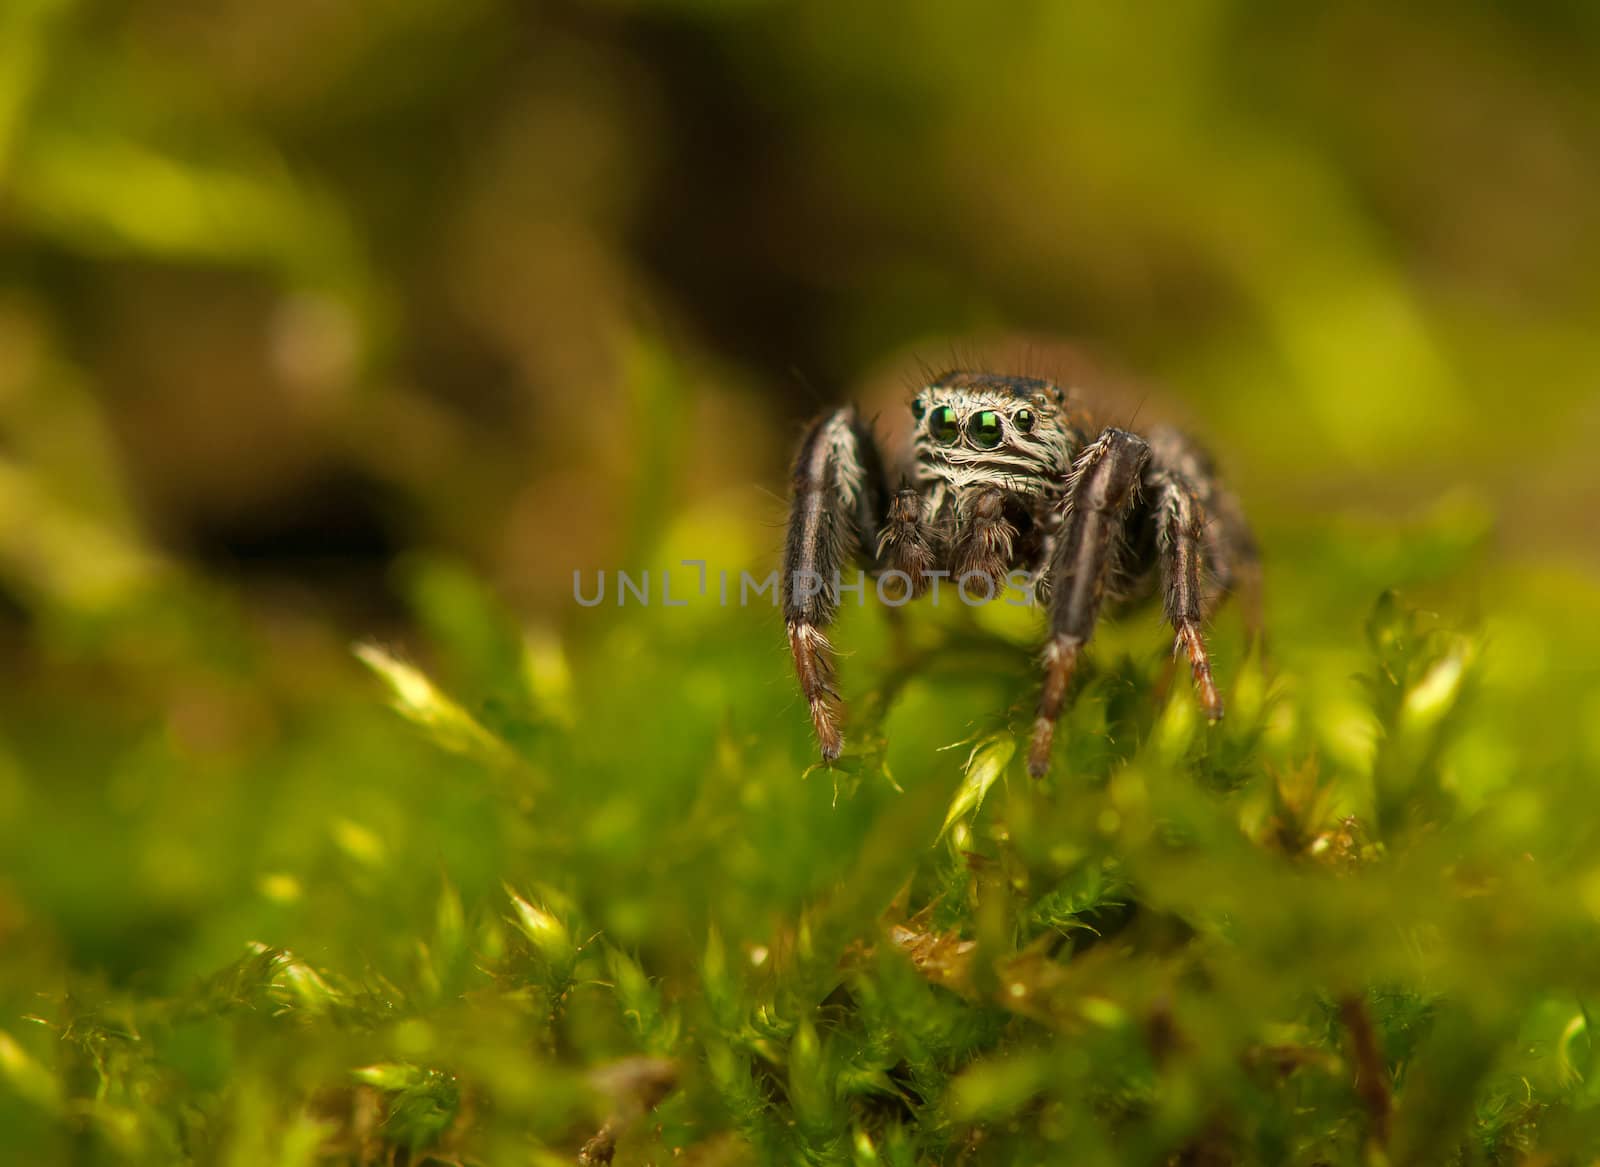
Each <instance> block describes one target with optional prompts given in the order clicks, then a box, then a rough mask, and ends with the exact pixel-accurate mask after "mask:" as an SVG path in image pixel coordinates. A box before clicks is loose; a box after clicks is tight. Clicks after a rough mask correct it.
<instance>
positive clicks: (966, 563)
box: [953, 490, 1017, 596]
mask: <svg viewBox="0 0 1600 1167" xmlns="http://www.w3.org/2000/svg"><path fill="white" fill-rule="evenodd" d="M1016 542H1017V528H1016V525H1015V524H1014V523H1012V522H1011V520H1010V519H1009V518H1007V517H1006V514H1005V495H1004V494H1002V493H1001V492H1000V491H998V490H990V491H985V492H984V493H983V494H980V495H979V496H978V497H977V498H976V499H975V500H973V501H972V502H970V503H969V504H968V509H967V514H966V516H965V517H964V520H963V522H962V526H961V537H960V539H959V540H958V541H957V542H956V550H955V567H954V571H953V574H954V575H955V578H956V581H957V582H958V583H959V582H960V581H961V580H964V579H966V578H967V577H968V576H974V575H975V576H979V577H980V578H986V579H988V580H989V581H990V585H991V589H990V595H991V596H993V595H998V594H999V593H1000V591H1001V590H1002V589H1003V588H1004V587H1005V583H1006V572H1008V571H1009V570H1010V569H1011V564H1012V557H1013V551H1014V548H1015V547H1016Z"/></svg>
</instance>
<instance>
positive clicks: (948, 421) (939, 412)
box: [928, 405, 961, 446]
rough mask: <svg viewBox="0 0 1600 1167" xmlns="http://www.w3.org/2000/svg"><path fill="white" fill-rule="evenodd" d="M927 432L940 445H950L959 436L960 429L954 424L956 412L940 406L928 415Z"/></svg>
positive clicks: (946, 406) (945, 406)
mask: <svg viewBox="0 0 1600 1167" xmlns="http://www.w3.org/2000/svg"><path fill="white" fill-rule="evenodd" d="M928 432H929V433H930V434H932V435H933V436H934V439H935V440H936V441H938V442H939V443H940V444H941V445H946V446H948V445H950V444H951V443H952V442H954V441H955V440H956V439H957V438H958V437H960V436H961V427H960V426H959V425H957V424H956V411H955V410H953V409H951V408H950V407H949V406H948V405H941V406H940V407H939V408H938V409H936V410H934V411H933V412H932V413H930V414H929V415H928Z"/></svg>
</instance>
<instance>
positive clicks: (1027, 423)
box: [1011, 409, 1033, 433]
mask: <svg viewBox="0 0 1600 1167" xmlns="http://www.w3.org/2000/svg"><path fill="white" fill-rule="evenodd" d="M1011 424H1012V425H1014V426H1016V427H1017V428H1018V429H1019V430H1021V431H1022V432H1023V433H1027V432H1028V431H1029V430H1031V429H1032V428H1033V410H1031V409H1019V410H1017V412H1015V413H1013V414H1012V415H1011Z"/></svg>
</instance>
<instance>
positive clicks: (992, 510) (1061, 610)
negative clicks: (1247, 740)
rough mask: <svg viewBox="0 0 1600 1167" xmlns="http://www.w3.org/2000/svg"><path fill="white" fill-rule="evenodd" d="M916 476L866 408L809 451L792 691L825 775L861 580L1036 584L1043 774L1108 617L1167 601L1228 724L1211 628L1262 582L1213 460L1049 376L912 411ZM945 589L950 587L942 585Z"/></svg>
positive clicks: (805, 443) (1200, 682)
mask: <svg viewBox="0 0 1600 1167" xmlns="http://www.w3.org/2000/svg"><path fill="white" fill-rule="evenodd" d="M910 414H911V422H912V430H913V434H912V441H911V450H912V464H911V470H910V477H909V478H908V479H907V480H905V481H898V482H897V481H891V478H890V475H889V474H888V472H887V471H886V469H885V467H886V463H887V459H886V458H885V456H884V453H883V448H882V447H881V446H880V443H879V440H878V438H877V436H876V435H875V434H874V433H873V432H872V430H871V428H870V427H869V426H868V425H867V424H866V423H865V422H863V421H862V419H861V417H860V416H859V414H858V413H857V411H856V410H855V408H854V407H853V406H848V407H846V408H843V409H840V410H836V411H835V412H833V413H831V414H828V415H827V416H825V417H823V418H821V419H820V420H818V421H817V422H816V423H814V424H813V425H812V426H811V428H810V429H809V430H808V431H807V432H806V435H805V437H804V438H803V439H802V440H801V442H800V445H799V448H798V450H797V451H796V453H795V459H794V467H793V478H792V484H791V496H790V497H791V501H790V511H789V523H788V534H787V538H786V540H785V545H784V559H783V579H782V590H783V607H784V621H785V624H786V626H787V630H788V637H789V647H790V651H791V653H792V655H793V657H794V667H795V675H796V676H797V677H798V678H799V681H800V689H801V692H802V694H803V695H804V696H805V699H806V703H807V707H808V710H809V712H810V714H811V721H812V726H813V728H814V730H815V732H816V737H817V744H818V748H819V751H820V753H821V755H822V759H823V761H824V762H827V763H832V762H833V761H834V760H836V759H837V758H838V757H839V756H840V753H841V751H842V750H843V748H844V737H843V731H842V728H841V726H842V722H843V712H844V711H843V703H842V701H841V700H840V697H839V690H838V687H837V678H836V674H835V671H834V665H833V648H832V646H831V645H830V644H829V642H828V639H827V631H828V629H829V627H830V626H831V625H832V624H833V621H834V617H835V616H836V615H837V613H838V609H839V605H840V603H841V602H842V591H843V585H842V582H841V581H844V580H845V579H846V578H847V577H848V576H849V575H850V574H851V573H853V572H855V571H857V570H867V571H872V572H879V573H882V574H881V582H883V583H885V585H886V586H885V590H884V592H883V595H884V596H885V597H888V598H890V599H891V600H898V599H899V598H901V597H905V596H916V595H920V594H922V593H924V592H928V591H931V592H933V594H934V596H935V598H936V599H938V600H940V601H942V602H945V603H967V604H972V603H981V602H989V601H992V600H994V599H997V598H999V597H1000V596H1001V595H1003V594H1005V592H1006V586H1005V585H1007V584H1009V583H1011V582H1013V581H1026V583H1027V586H1028V587H1031V588H1032V589H1033V590H1034V593H1035V595H1036V596H1038V597H1039V598H1040V600H1041V602H1042V603H1044V604H1046V605H1047V607H1048V613H1049V630H1048V636H1047V639H1046V643H1045V647H1044V653H1043V661H1042V664H1043V683H1042V686H1041V693H1040V698H1039V704H1038V711H1037V715H1036V717H1035V719H1034V722H1033V732H1032V744H1031V747H1030V749H1029V751H1028V771H1029V773H1030V774H1032V775H1033V776H1034V777H1039V776H1041V775H1043V774H1044V772H1045V771H1046V770H1047V769H1048V768H1049V765H1050V755H1051V744H1052V740H1053V738H1054V734H1055V724H1056V720H1057V719H1058V718H1059V716H1060V714H1061V711H1062V709H1063V708H1065V705H1066V702H1067V698H1068V695H1069V693H1070V690H1071V687H1072V680H1073V677H1074V675H1075V673H1076V671H1077V667H1078V663H1079V660H1080V658H1081V656H1082V653H1083V651H1084V649H1085V648H1086V646H1087V645H1088V643H1089V641H1090V638H1091V637H1092V636H1093V635H1094V630H1095V626H1096V625H1097V623H1098V622H1099V619H1100V615H1101V610H1102V608H1107V607H1113V606H1115V605H1117V604H1119V603H1120V602H1122V601H1124V600H1128V599H1132V598H1135V597H1138V596H1143V595H1146V594H1149V593H1157V594H1159V595H1160V596H1161V598H1162V606H1163V609H1164V611H1165V614H1166V618H1167V622H1168V623H1169V624H1170V625H1171V627H1172V632H1173V649H1174V652H1175V653H1176V654H1177V655H1178V656H1180V657H1182V658H1183V659H1184V660H1186V661H1187V662H1188V664H1189V671H1190V674H1191V676H1192V678H1193V684H1194V690H1195V694H1196V698H1197V700H1198V701H1199V704H1200V708H1201V709H1202V711H1203V712H1204V713H1205V715H1206V717H1207V718H1208V719H1209V720H1211V721H1216V720H1217V719H1218V718H1220V717H1221V716H1222V712H1223V709H1222V698H1221V695H1220V694H1219V693H1218V690H1217V684H1216V681H1215V679H1214V677H1213V675H1212V669H1211V659H1210V654H1209V652H1208V650H1207V647H1206V641H1205V635H1204V632H1203V629H1204V627H1205V623H1206V620H1207V619H1208V618H1209V617H1210V615H1211V614H1212V612H1213V611H1214V610H1215V609H1216V607H1217V604H1218V602H1219V601H1220V600H1221V599H1222V597H1224V596H1225V595H1227V594H1229V593H1230V592H1232V591H1234V590H1235V588H1236V587H1237V588H1239V589H1242V590H1244V591H1246V592H1247V593H1249V592H1250V591H1252V590H1253V589H1252V581H1254V580H1255V579H1256V578H1257V577H1258V575H1259V569H1258V566H1257V560H1258V557H1257V553H1256V547H1255V541H1254V539H1253V537H1252V536H1251V534H1250V530H1249V527H1248V526H1247V524H1246V523H1245V521H1244V516H1243V513H1242V511H1241V510H1240V508H1239V505H1238V503H1237V502H1235V501H1234V499H1233V497H1232V495H1230V494H1229V493H1228V492H1227V491H1226V490H1225V489H1224V488H1223V487H1222V486H1221V484H1220V483H1219V482H1218V480H1217V477H1216V474H1215V471H1214V469H1213V467H1212V463H1211V460H1210V458H1209V457H1207V456H1206V455H1205V454H1204V453H1203V452H1202V451H1201V450H1200V449H1199V448H1198V447H1197V446H1196V445H1195V444H1194V443H1193V442H1191V441H1190V440H1189V439H1188V438H1187V437H1185V436H1184V435H1182V434H1181V433H1179V432H1178V431H1177V430H1174V429H1171V428H1168V427H1153V428H1151V429H1149V430H1147V431H1146V432H1145V433H1143V434H1136V433H1132V432H1130V431H1128V430H1124V429H1119V428H1117V427H1116V426H1110V425H1103V424H1102V423H1101V422H1098V421H1095V420H1093V419H1092V415H1091V414H1090V412H1089V411H1088V410H1086V409H1085V408H1084V405H1083V403H1082V402H1080V401H1078V400H1076V399H1069V396H1068V394H1067V393H1066V392H1065V391H1063V389H1062V388H1061V387H1060V386H1057V385H1056V384H1054V383H1052V382H1050V381H1047V380H1041V379H1038V378H1034V377H1021V376H1011V375H1004V374H995V373H986V372H972V371H953V372H948V373H944V374H941V375H939V376H935V377H933V378H931V379H930V381H929V382H928V384H927V385H926V386H925V387H924V388H923V389H922V391H921V392H919V393H918V394H917V395H916V397H915V399H914V400H913V401H912V402H911V410H910ZM941 582H942V583H943V584H944V585H945V586H944V588H943V589H942V591H941V589H940V583H941Z"/></svg>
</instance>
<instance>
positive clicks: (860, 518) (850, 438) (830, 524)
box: [783, 407, 887, 762]
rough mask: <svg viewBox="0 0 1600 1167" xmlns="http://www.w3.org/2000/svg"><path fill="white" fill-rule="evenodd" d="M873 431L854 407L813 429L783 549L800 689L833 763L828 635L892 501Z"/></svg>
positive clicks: (797, 469) (840, 742) (800, 461)
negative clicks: (843, 584) (850, 578)
mask: <svg viewBox="0 0 1600 1167" xmlns="http://www.w3.org/2000/svg"><path fill="white" fill-rule="evenodd" d="M886 493H887V492H886V490H885V487H884V477H883V462H882V459H881V457H880V456H879V453H878V446H877V443H876V442H875V441H874V440H873V437H872V433H871V431H870V430H868V429H867V427H866V426H865V425H864V424H862V422H861V420H860V418H858V417H857V415H856V411H855V408H854V407H846V408H844V409H840V410H837V411H836V412H834V413H831V414H829V415H828V416H827V417H824V418H823V419H822V420H821V421H818V422H817V423H816V424H815V425H813V426H812V427H811V429H810V430H808V431H807V433H806V436H805V438H804V440H803V441H801V443H800V449H799V452H798V453H797V454H796V455H795V460H794V477H793V499H792V501H791V503H790V507H789V529H788V534H787V536H786V538H785V540H784V550H783V616H784V621H785V623H786V624H787V626H788V632H789V651H790V652H791V653H792V654H793V655H794V669H795V675H796V676H797V677H798V678H799V679H800V691H801V693H802V694H804V696H805V699H806V703H807V704H808V705H809V706H810V709H811V724H812V727H813V728H814V729H815V730H816V733H817V744H818V747H819V748H820V749H821V751H822V757H823V758H824V760H826V761H830V762H831V761H832V760H833V759H835V758H837V757H838V756H839V751H840V750H841V749H843V748H844V739H843V737H842V736H841V735H840V732H839V717H840V712H841V711H840V709H839V706H838V702H839V694H838V691H837V690H836V689H835V687H834V671H833V657H832V649H831V647H830V646H829V644H828V638H827V635H826V632H825V630H826V629H827V627H828V626H829V625H830V624H832V623H833V617H834V614H835V613H836V612H837V611H838V609H839V583H840V579H839V577H840V574H841V573H842V572H843V570H844V569H845V567H846V566H847V565H850V564H854V563H871V561H872V550H873V549H874V548H875V545H876V537H877V528H878V525H879V523H880V522H881V520H882V518H883V509H884V500H885V495H886Z"/></svg>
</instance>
